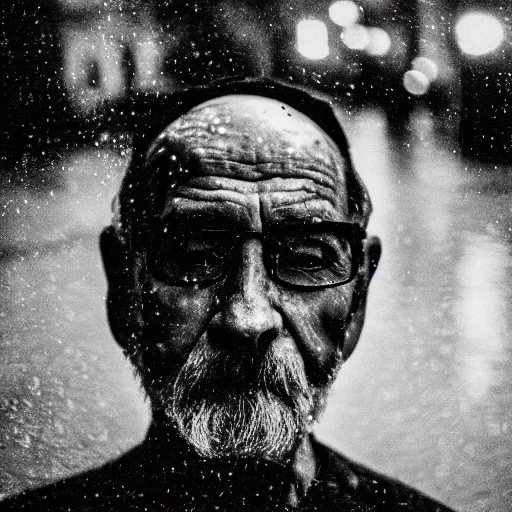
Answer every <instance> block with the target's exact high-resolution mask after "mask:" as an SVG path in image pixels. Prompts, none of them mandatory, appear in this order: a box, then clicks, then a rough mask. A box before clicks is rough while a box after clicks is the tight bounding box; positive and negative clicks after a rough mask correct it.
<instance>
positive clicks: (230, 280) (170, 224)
mask: <svg viewBox="0 0 512 512" xmlns="http://www.w3.org/2000/svg"><path fill="white" fill-rule="evenodd" d="M129 118H130V124H131V126H132V129H133V130H134V149H133V157H132V161H131V164H130V167H129V169H128V172H127V174H126V176H125V179H124V181H123V184H122V187H121V190H120V192H119V195H118V201H117V203H116V208H115V209H116V211H115V215H114V218H113V221H112V225H111V226H109V227H107V228H106V229H105V231H104V232H103V234H102V237H101V249H102V253H103V258H104V263H105V269H106V273H107V277H108V282H109V292H108V312H109V320H110V325H111V328H112V332H113V334H114V336H115V338H116V340H117V342H118V343H119V345H120V346H121V347H122V349H123V350H124V351H125V353H126V354H127V356H128V357H129V358H130V360H131V362H132V363H133V365H134V367H135V369H136V371H137V374H138V375H139V377H140V380H141V382H142V385H143V387H144V390H145V392H146V394H147V396H148V398H149V400H150V403H151V407H152V423H151V426H150V428H149V431H148V434H147V438H146V440H145V441H144V442H143V443H142V444H141V445H139V446H138V447H136V448H134V449H133V450H132V451H130V452H129V453H127V454H126V455H124V456H123V457H121V458H119V459H117V460H115V461H112V462H110V463H108V464H106V465H105V466H103V467H101V468H99V469H96V470H93V471H90V472H88V473H85V474H82V475H79V476H77V477H73V478H70V479H68V480H65V481H62V482H58V483H56V484H54V485H52V486H50V487H47V488H43V489H41V490H38V491H32V492H28V493H26V494H25V495H22V496H20V497H18V498H16V499H14V500H12V501H10V502H5V505H6V506H7V507H8V508H7V510H38V511H39V510H52V511H60V510H109V511H112V510H119V511H121V510H122V511H125V510H141V511H142V510H148V511H149V510H151V511H152V510H184V511H190V510H226V511H227V510H229V511H238V510H280V511H283V510H311V511H313V510H325V511H333V510H340V511H341V510H343V511H356V510H357V511H385V512H390V511H415V512H419V511H439V512H441V511H446V510H448V509H447V508H446V507H444V506H442V505H441V504H439V503H436V502H435V501H433V500H431V499H429V498H427V497H426V496H424V495H422V494H421V493H419V492H418V491H415V490H413V489H411V488H409V487H407V486H405V485H404V484H401V483H399V482H397V481H395V480H392V479H389V478H386V477H383V476H382V475H379V474H377V473H375V472H373V471H372V470H370V469H368V468H365V467H363V466H361V465H358V464H356V463H354V462H352V461H350V460H348V459H346V458H345V457H343V456H342V455H340V454H337V453H335V452H333V451H332V450H330V449H328V448H326V447H325V446H322V445H321V444H320V443H318V442H317V441H316V440H315V439H314V437H313V435H312V426H313V424H314V422H315V421H316V420H317V419H318V417H319V415H320V413H321V412H322V409H323V408H324V405H325V402H326V398H327V395H328V392H329V388H330V386H331V384H332V382H333V380H334V378H335V377H336V375H337V372H338V370H339V368H340V366H341V364H342V363H343V361H345V360H346V359H347V358H348V357H349V355H350V354H351V352H352V351H353V350H354V347H355V345H356V343H357V341H358V339H359V336H360V333H361V329H362V326H363V321H364V316H365V306H366V298H367V293H368V286H369V283H370V280H371V278H372V275H373V273H374V271H375V269H376V267H377V263H378V260H379V256H380V242H379V240H378V239H377V238H376V237H370V236H367V234H366V226H367V223H368V220H369V216H370V213H371V203H370V199H369V196H368V193H367V191H366V188H365V187H364V185H363V183H362V182H361V180H360V178H359V176H358V175H357V173H356V172H355V170H354V168H353V166H352V162H351V159H350V155H349V151H348V146H347V142H346V140H345V136H344V133H343V131H342V129H341V127H340V125H339V123H338V121H337V120H336V117H335V115H334V112H333V110H332V109H331V107H330V105H329V104H328V103H327V102H324V101H322V100H319V99H316V98H314V97H312V96H310V95H309V94H308V93H306V92H303V91H301V90H299V89H296V88H294V87H292V86H290V85H286V84H283V83H279V82H274V81H270V80H265V79H251V80H242V81H231V82H230V81H225V82H221V83H218V84H215V85H211V86H208V87H203V88H196V89H191V90H188V91H184V92H181V93H177V94H175V95H174V96H172V97H170V98H164V99H162V98H160V99H158V100H156V102H155V103H153V104H152V105H148V104H147V103H146V104H144V105H139V107H138V109H135V110H133V111H131V112H130V113H129Z"/></svg>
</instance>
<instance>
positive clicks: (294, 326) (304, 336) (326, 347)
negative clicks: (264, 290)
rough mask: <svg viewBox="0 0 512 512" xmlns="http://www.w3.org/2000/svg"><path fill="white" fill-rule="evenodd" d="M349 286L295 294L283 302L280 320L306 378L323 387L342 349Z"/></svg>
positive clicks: (350, 298) (349, 291)
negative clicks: (286, 326)
mask: <svg viewBox="0 0 512 512" xmlns="http://www.w3.org/2000/svg"><path fill="white" fill-rule="evenodd" d="M351 301H352V287H351V286H349V285H347V286H343V287H338V288H330V289H326V290H321V291H318V292H307V293H304V292H303V293H299V294H295V295H294V296H293V297H289V298H286V299H285V300H283V301H282V305H283V317H284V318H285V319H286V322H287V324H288V329H289V330H290V333H291V334H292V337H293V338H294V341H295V343H296V345H297V347H298V349H299V351H300V352H301V355H302V357H303V359H304V362H305V365H306V368H307V370H308V377H309V378H310V380H311V381H312V382H314V383H316V384H324V383H325V380H326V379H328V378H330V374H331V373H332V370H333V369H334V367H335V366H336V362H337V357H338V352H339V350H338V349H341V348H342V347H343V341H344V334H345V325H346V322H347V319H348V316H349V312H350V304H351Z"/></svg>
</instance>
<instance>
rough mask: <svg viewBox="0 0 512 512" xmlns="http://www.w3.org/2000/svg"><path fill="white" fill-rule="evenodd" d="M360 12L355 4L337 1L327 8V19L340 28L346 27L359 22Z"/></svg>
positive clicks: (348, 0) (347, 1) (344, 0)
mask: <svg viewBox="0 0 512 512" xmlns="http://www.w3.org/2000/svg"><path fill="white" fill-rule="evenodd" d="M359 16H360V10H359V7H358V6H357V4H356V3H355V2H352V1H350V0H339V1H338V2H334V3H333V4H332V5H331V6H330V7H329V17H330V18H331V20H332V21H333V22H334V23H336V25H339V26H340V27H348V26H349V25H353V24H354V23H357V22H358V21H359Z"/></svg>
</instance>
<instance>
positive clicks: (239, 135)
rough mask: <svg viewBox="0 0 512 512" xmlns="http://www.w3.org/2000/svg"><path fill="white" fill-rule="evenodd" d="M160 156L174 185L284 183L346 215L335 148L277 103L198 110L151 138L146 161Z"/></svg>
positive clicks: (260, 100) (240, 100)
mask: <svg viewBox="0 0 512 512" xmlns="http://www.w3.org/2000/svg"><path fill="white" fill-rule="evenodd" d="M162 156H164V157H165V158H164V159H162V160H163V161H164V162H165V161H167V162H169V163H171V164H172V161H175V162H176V163H177V170H176V174H177V176H175V178H176V181H183V178H186V179H187V180H190V179H191V178H193V177H197V176H215V177H223V178H231V179H236V180H245V181H247V182H252V183H255V182H259V181H262V180H270V179H272V180H276V179H286V178H289V180H288V181H290V180H295V181H294V182H295V185H296V186H300V187H303V188H305V189H308V188H310V187H312V186H313V187H316V188H318V190H319V191H320V190H323V191H324V192H325V194H326V195H327V196H329V198H330V200H331V201H330V202H331V203H332V207H333V208H334V209H337V210H343V211H346V207H347V198H346V185H345V168H346V167H345V166H346V162H345V160H344V158H343V156H342V154H341V151H340V149H339V148H338V146H337V145H336V144H335V142H334V141H333V140H332V139H331V137H330V136H329V135H327V134H326V133H325V132H324V130H322V129H321V128H320V127H319V126H318V125H317V124H316V123H315V122H314V121H313V120H311V119H310V118H309V117H307V116H306V115H304V114H303V113H301V112H299V111H298V110H296V109H295V108H293V107H291V106H289V105H287V104H285V103H283V102H281V101H277V100H274V99H270V98H265V97H260V96H250V95H229V96H222V97H218V98H215V99H212V100H209V101H207V102H204V103H202V104H200V105H197V106H196V107H194V108H192V109H191V110H190V111H188V112H187V113H186V114H184V115H182V116H181V117H179V118H178V119H177V120H175V121H173V122H172V123H171V124H170V125H169V126H167V128H166V129H165V130H164V131H163V132H162V133H161V134H160V135H159V136H158V137H157V138H156V139H155V141H154V142H153V143H152V144H151V146H150V148H149V150H148V152H147V155H146V161H151V160H154V159H157V160H160V157H162ZM169 174H171V173H169ZM319 194H320V192H319Z"/></svg>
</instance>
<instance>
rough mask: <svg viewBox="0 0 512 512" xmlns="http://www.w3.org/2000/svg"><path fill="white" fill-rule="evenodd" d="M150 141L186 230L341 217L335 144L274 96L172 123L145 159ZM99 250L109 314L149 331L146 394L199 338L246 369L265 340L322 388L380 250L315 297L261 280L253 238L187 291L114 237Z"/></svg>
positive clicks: (355, 318)
mask: <svg viewBox="0 0 512 512" xmlns="http://www.w3.org/2000/svg"><path fill="white" fill-rule="evenodd" d="M162 145H166V146H167V147H171V148H173V147H176V151H177V153H178V152H179V160H180V162H181V165H182V171H183V170H185V172H182V175H181V176H180V177H179V179H178V182H177V184H176V186H174V185H172V186H171V184H169V186H168V190H167V196H166V200H165V206H164V208H163V211H162V212H161V217H162V219H165V220H169V221H171V222H180V224H182V225H189V226H190V229H197V228H199V227H202V228H208V227H209V228H215V227H219V226H222V227H223V228H228V229H231V228H233V229H244V230H254V231H261V230H262V229H265V226H268V225H271V224H275V223H283V222H293V221H298V220H305V219H308V220H315V221H318V220H332V221H349V222H350V220H351V219H350V217H349V214H348V211H347V190H346V186H345V175H344V169H345V162H344V159H343V157H342V156H341V153H340V151H339V149H338V148H337V147H336V145H335V144H334V142H333V141H332V140H331V139H330V138H329V137H328V136H327V135H326V134H325V133H324V132H323V131H322V130H321V129H320V128H319V127H318V126H317V125H316V124H315V123H314V122H312V121H311V120H310V119H308V118H307V117H305V116H304V115H303V114H301V113H299V112H298V111H296V110H294V109H292V108H291V107H288V106H287V105H283V104H282V103H280V102H277V101H275V100H271V99H266V98H260V97H251V96H229V97H223V98H217V99H215V100H211V101H209V102H207V103H204V104H202V105H199V106H198V107H195V108H194V109H193V110H191V111H190V112H189V113H188V114H186V115H185V116H183V117H182V118H180V119H178V120H177V121H175V122H173V123H172V124H171V125H170V126H169V127H168V128H167V129H166V131H165V132H164V133H163V134H162V135H161V136H160V137H159V139H157V141H156V142H155V143H154V144H153V147H152V148H150V150H149V153H150V154H149V155H148V156H149V157H150V156H151V152H155V151H157V150H158V148H159V147H162ZM187 162H193V165H190V167H189V166H187ZM103 250H104V258H105V268H106V270H107V275H108V277H109V284H110V290H109V304H110V308H112V307H115V308H119V307H120V308H124V309H125V310H126V311H128V308H132V311H133V308H135V310H137V311H138V313H139V314H142V316H143V318H144V322H145V324H146V325H149V326H150V329H149V330H147V331H146V332H151V336H150V337H147V339H138V340H136V343H137V344H138V346H137V349H138V350H139V351H140V352H141V353H142V354H143V356H142V361H141V360H139V362H138V365H139V366H140V367H139V372H141V373H142V377H143V382H144V377H145V376H146V388H148V383H149V382H150V381H151V382H153V384H154V382H155V379H156V380H158V378H159V376H160V375H161V374H162V373H164V372H168V373H169V374H171V373H173V372H176V371H177V370H178V369H179V367H180V365H181V364H183V361H184V360H185V359H186V357H187V355H188V354H189V353H190V351H191V350H192V348H193V347H194V346H195V345H196V344H197V343H199V342H200V341H204V342H206V343H209V344H211V345H212V346H215V347H217V348H221V349H223V350H226V351H228V352H229V353H230V354H233V353H237V354H239V355H240V358H241V359H244V360H246V361H248V362H249V363H248V364H250V362H251V361H254V360H257V358H259V357H262V355H263V354H264V353H265V351H267V350H268V348H269V347H270V346H271V345H272V346H273V347H274V348H275V349H276V350H277V351H279V350H283V351H284V350H292V351H296V352H297V353H298V354H300V357H301V359H302V361H303V362H304V368H305V372H306V375H307V378H308V380H309V381H310V383H311V385H312V386H314V387H316V388H321V389H327V387H328V384H329V382H330V381H331V380H332V378H333V377H334V376H335V373H336V370H337V368H338V367H339V363H340V362H341V360H343V359H346V358H347V357H348V356H349V355H350V353H351V352H352V350H353V349H354V347H355V344H356V343H357V340H358V338H359V334H360V332H361V328H362V325H363V320H364V312H365V304H366V295H367V290H368V285H369V281H370V279H371V276H372V274H373V271H374V270H375V268H376V265H377V261H378V255H379V254H380V243H379V241H378V240H377V239H375V238H370V239H368V240H367V241H366V245H365V259H364V262H363V264H362V266H361V269H360V271H359V273H358V275H357V277H356V278H355V279H354V280H353V281H351V282H350V283H348V284H346V285H342V286H338V287H334V288H327V289H322V290H317V291H309V290H306V291H305V290H297V289H293V288H289V287H286V286H285V285H283V284H278V283H276V282H274V281H272V280H271V279H270V277H269V276H268V274H267V271H266V269H265V266H264V263H263V258H262V246H261V242H260V241H259V240H258V239H248V240H246V241H245V242H244V243H243V245H242V248H241V253H240V254H239V255H238V258H237V260H236V261H238V265H236V266H235V267H234V268H233V269H232V270H231V272H230V273H229V275H228V276H227V278H226V279H225V280H223V281H222V282H220V283H217V284H214V285H211V286H207V287H198V288H194V287H182V286H171V285H169V284H167V283H165V282H163V281H160V280H158V279H157V278H156V277H155V276H153V275H151V273H150V272H149V271H148V270H147V269H146V267H145V265H144V262H143V261H142V262H141V259H140V258H135V257H133V255H131V256H130V255H128V256H127V255H126V254H123V251H125V250H126V249H125V248H124V246H123V243H122V241H121V238H120V237H117V238H116V235H112V236H111V237H110V238H109V239H106V240H105V241H104V247H103ZM119 257H123V258H125V260H128V261H132V262H133V266H132V268H131V271H130V272H131V275H130V276H126V274H123V278H122V279H120V278H119V270H116V261H117V262H119ZM130 258H131V259H130ZM109 260H116V261H109ZM123 286H126V287H132V288H135V289H136V293H135V295H136V296H137V297H138V299H137V301H134V299H133V295H134V294H133V290H132V293H131V294H127V293H126V290H123V289H122V288H123ZM127 297H130V299H128V298H127ZM130 300H131V301H132V303H129V301H130ZM140 304H143V305H144V311H143V312H142V313H141V312H140V311H139V310H140V309H141V308H140ZM112 327H113V331H114V335H115V336H116V339H117V340H118V342H119V343H120V344H121V345H122V346H123V348H125V349H126V350H127V351H128V352H130V351H133V346H130V345H133V343H134V342H133V339H132V338H131V337H130V335H129V333H127V332H123V331H122V329H120V328H118V327H116V326H115V325H113V326H112ZM136 365H137V363H136ZM141 367H142V368H141ZM148 370H149V371H148ZM147 391H148V394H149V396H150V398H151V391H150V390H148V389H147ZM152 402H153V406H155V403H154V400H152ZM319 408H320V407H318V409H319ZM303 451H304V450H303Z"/></svg>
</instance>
